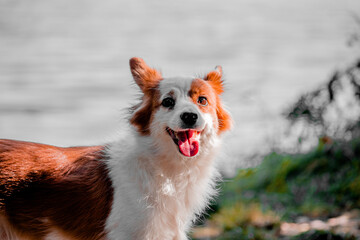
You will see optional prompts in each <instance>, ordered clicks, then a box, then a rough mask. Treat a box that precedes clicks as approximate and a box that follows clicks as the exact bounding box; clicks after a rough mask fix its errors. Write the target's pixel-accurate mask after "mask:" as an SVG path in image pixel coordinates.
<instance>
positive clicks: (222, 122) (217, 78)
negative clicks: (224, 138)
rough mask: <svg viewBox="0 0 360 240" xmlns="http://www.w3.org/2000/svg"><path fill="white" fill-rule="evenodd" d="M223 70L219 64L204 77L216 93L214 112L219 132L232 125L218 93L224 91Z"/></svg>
mask: <svg viewBox="0 0 360 240" xmlns="http://www.w3.org/2000/svg"><path fill="white" fill-rule="evenodd" d="M222 75H223V71H222V67H221V66H216V67H215V70H214V71H211V72H209V73H208V74H206V76H205V77H204V80H205V81H207V82H208V83H209V84H210V85H211V87H212V88H213V89H214V91H215V92H216V94H217V97H216V98H217V107H216V114H217V117H218V123H219V125H218V130H219V133H222V132H224V131H227V130H229V129H230V128H231V126H232V120H231V116H230V114H229V113H228V112H227V111H226V110H225V109H224V107H223V105H222V103H221V99H220V97H219V96H220V95H221V94H222V93H223V92H224V83H223V79H222Z"/></svg>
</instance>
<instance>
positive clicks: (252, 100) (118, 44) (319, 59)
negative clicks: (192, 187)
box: [0, 0, 360, 239]
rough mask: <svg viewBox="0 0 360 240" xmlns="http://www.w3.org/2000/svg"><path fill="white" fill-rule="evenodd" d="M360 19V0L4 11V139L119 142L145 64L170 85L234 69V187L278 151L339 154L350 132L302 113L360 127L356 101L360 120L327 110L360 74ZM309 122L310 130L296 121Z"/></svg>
mask: <svg viewBox="0 0 360 240" xmlns="http://www.w3.org/2000/svg"><path fill="white" fill-rule="evenodd" d="M359 16H360V1H358V0H343V1H337V0H317V1H313V0H302V1H287V0H275V1H266V0H241V1H239V0H228V1H223V2H219V1H204V0H198V1H190V0H184V1H165V0H156V1H146V0H136V1H115V0H107V1H95V0H86V1H85V0H78V1H71V0H61V1H59V0H32V1H26V0H0V138H11V139H19V140H28V141H34V142H42V143H47V144H53V145H59V146H69V145H89V144H100V143H106V142H108V141H111V140H113V139H114V138H115V137H116V136H117V135H118V134H121V132H122V130H121V129H122V128H123V127H124V124H126V121H125V120H124V119H125V118H126V116H127V115H126V113H127V111H126V108H127V107H129V106H130V105H131V104H133V103H134V102H136V99H137V97H138V93H139V91H138V89H137V87H136V86H135V85H134V84H133V81H132V78H131V74H130V71H129V66H128V60H129V59H130V58H131V57H133V56H138V57H142V58H143V59H144V60H145V61H146V62H147V63H148V64H149V65H150V66H152V67H155V68H157V69H159V70H161V71H162V73H163V75H164V76H165V77H166V76H175V75H197V74H203V73H206V72H208V71H210V70H212V69H213V68H214V67H215V66H216V65H221V66H222V67H223V70H224V72H225V82H226V92H225V94H224V96H223V99H224V101H225V103H226V105H227V106H228V108H229V109H230V111H231V113H232V115H233V118H234V122H235V127H234V129H233V131H232V132H231V133H228V134H227V136H226V137H225V143H224V148H225V151H223V154H222V156H221V160H222V161H224V164H222V165H223V166H224V168H223V169H222V172H223V173H224V175H225V176H228V177H231V176H234V175H236V174H238V170H237V169H238V168H240V167H241V168H248V167H254V166H256V165H258V164H260V163H261V162H262V161H263V159H264V156H265V155H267V154H268V153H270V152H272V151H276V152H278V153H283V152H292V153H294V152H296V151H297V153H298V154H299V153H300V152H301V153H304V152H307V153H308V152H309V151H310V152H311V151H312V149H313V148H316V146H317V145H318V143H319V137H323V138H321V139H322V140H321V141H322V142H321V141H320V142H321V143H322V144H323V145H324V144H325V145H326V144H328V143H329V142H331V143H332V142H333V139H334V138H335V137H336V138H338V137H339V136H340V135H341V134H340V135H339V134H337V133H338V131H341V127H343V130H344V129H345V128H346V127H348V125H346V124H344V122H343V120H344V119H342V120H341V121H342V122H341V124H340V125H341V126H340V127H339V126H338V125H339V124H338V125H336V126H335V127H334V126H333V125H331V124H330V123H328V122H325V123H324V121H323V122H321V121H320V123H321V124H322V125H321V124H319V121H318V119H315V121H313V120H314V118H313V117H314V116H313V115H311V114H309V112H311V111H310V110H309V109H305V110H304V109H303V110H304V111H302V112H299V109H300V110H301V106H302V107H304V106H305V108H306V107H309V106H315V109H312V111H315V110H316V111H317V114H318V115H316V116H317V117H319V118H322V120H324V119H329V117H328V115H329V114H328V112H331V111H332V116H335V118H336V117H338V116H343V115H345V116H346V120H349V119H350V120H351V121H352V122H351V123H353V121H355V120H358V119H359V118H358V113H359V111H358V109H357V106H358V102H356V101H355V100H354V101H353V102H352V104H353V105H351V106H352V108H351V109H350V110H349V109H348V108H347V106H349V105H346V104H345V105H344V104H343V103H344V101H345V100H341V99H340V100H339V101H340V103H339V104H338V103H337V105H336V107H335V108H336V109H338V108H340V110H341V111H342V112H341V114H339V112H336V111H335V110H331V111H327V114H328V115H326V114H325V115H322V114H323V112H321V109H322V110H324V109H323V108H321V109H319V108H316V107H319V104H320V105H321V104H322V106H323V105H324V104H325V103H326V102H329V101H327V100H321V99H320V98H318V96H319V95H321V94H320V93H324V94H322V95H324V96H325V95H326V96H325V99H327V98H329V96H330V95H331V94H330V93H329V92H326V89H330V88H331V87H329V86H330V85H327V84H328V83H329V81H331V80H332V79H334V76H335V75H336V73H337V75H336V77H337V78H339V79H345V80H344V81H346V79H348V80H349V79H350V80H351V77H348V76H347V75H346V74H347V73H346V71H347V70H349V68H351V69H352V67H355V70H356V61H357V59H358V58H359V56H360V44H359V32H360V21H359ZM351 69H350V70H351ZM355 70H354V71H355ZM351 71H352V70H351ZM351 76H352V75H351ZM350 82H351V81H350ZM350 85H351V84H350ZM337 86H339V87H338V88H336V89H341V90H344V89H345V90H346V89H347V88H346V86H349V85H348V84H347V83H342V82H341V83H339V84H337ZM344 86H345V87H344ZM351 86H356V84H353V85H351ZM324 91H325V92H324ZM352 93H353V92H351V91H350V92H346V91H342V95H344V96H345V97H346V96H352V95H351V94H352ZM306 94H308V95H306ZM329 94H330V95H329ZM356 94H358V92H355V93H354V94H353V95H354V96H358V95H356ZM319 99H320V100H319ZM346 101H347V100H346ZM346 101H345V102H346ZM349 101H352V100H349ZM319 102H320V103H319ZM296 104H297V105H296ZM299 106H300V108H299ZM339 106H340V107H339ZM342 106H345V107H342ZM296 107H297V108H296ZM124 109H125V110H124ZM332 109H333V108H332ZM296 110H298V112H296ZM319 111H320V113H319ZM303 113H305V114H307V117H308V118H307V120H305V121H304V120H301V121H297V119H298V118H297V117H298V116H299V115H301V114H303ZM311 113H313V112H311ZM309 116H310V117H309ZM286 117H287V118H286ZM302 119H304V118H302ZM305 119H306V118H305ZM309 119H310V120H309ZM335 120H338V119H335ZM311 121H313V122H315V123H316V124H315V125H314V124H312V123H313V122H311ZM294 126H295V127H294ZM299 126H300V127H299ZM311 126H313V127H311ZM299 128H300V130H299ZM304 129H305V130H306V131H305V132H306V133H305V135H306V136H305V137H304V136H303V135H304ZM309 129H312V130H309ZM339 129H340V130H339ZM346 129H347V128H346ZM309 132H311V133H309ZM335 133H336V134H337V135H336V134H335ZM341 133H343V135H341V137H342V140H347V141H349V140H352V139H353V138H354V137H353V135H351V134H350V135H349V134H347V133H348V132H347V130H346V131H345V130H344V131H342V132H341ZM320 135H321V136H320ZM330 135H331V136H330ZM324 136H325V137H328V138H324ZM305 140H306V141H305ZM300 145H301V146H300ZM265 159H266V158H265ZM279 162H282V160H279ZM281 169H282V168H281ZM354 174H355V175H356V174H357V172H356V173H354ZM237 176H239V175H237ZM247 176H248V175H247ZM276 176H278V175H276ZM359 184H360V179H359ZM355 185H356V186H357V183H356V184H355ZM233 190H234V189H232V190H231V191H233ZM299 191H300V190H299ZM233 192H234V191H233ZM250 192H251V191H250ZM251 194H254V193H251ZM251 194H250V195H248V196H251ZM291 194H293V192H291ZM237 196H239V195H237ZM356 196H357V195H356ZM236 199H237V198H236ZM234 201H235V200H234ZM236 201H239V200H238V199H237V200H236ZM236 201H235V202H236ZM351 201H353V199H352V200H351ZM260 202H261V201H260ZM231 204H232V205H234V204H233V203H231ZM334 204H335V203H334ZM219 206H222V205H219ZM269 206H270V207H271V208H272V209H273V206H272V205H269ZM256 209H257V208H256ZM231 211H232V212H234V211H235V210H234V211H233V210H231ZM256 211H257V210H256ZM256 211H255V212H256ZM339 211H340V210H339ZM235 212H236V211H235ZM279 212H281V211H280V210H279V211H278V213H279ZM329 214H330V213H329ZM329 214H328V215H329ZM331 214H333V215H336V214H337V215H340V212H337V213H333V212H332V213H331ZM285 215H286V214H285ZM298 215H301V214H300V213H299V214H298ZM261 216H262V215H261ZM279 216H280V217H279ZM283 216H284V214H282V215H281V214H280V215H279V214H278V217H279V219H282V217H283ZM296 216H297V215H296ZM294 219H295V220H296V218H293V219H290V220H293V221H295V220H294ZM288 220H289V219H288ZM290 220H289V221H290ZM309 221H310V220H309ZM279 222H280V220H278V221H276V224H280V223H279ZM276 224H275V225H276ZM235 226H236V227H239V226H242V225H241V224H240V223H239V224H237V225H236V224H235ZM236 227H235V228H236ZM218 228H221V227H219V226H218ZM218 228H215V229H218ZM221 229H222V230H221V231H220V232H224V229H226V228H224V227H223V228H221ZM230 229H232V228H230ZM242 229H247V228H244V227H242ZM244 231H245V230H244ZM244 231H243V232H242V233H241V234H243V233H244ZM274 231H275V230H274ZM225 232H226V231H225ZM245 232H246V231H245ZM216 233H217V232H216ZM246 234H247V233H246ZM210 235H211V234H210ZM215 235H216V234H215ZM201 236H202V238H208V237H209V236H208V235H206V234H205V235H201ZM201 236H200V237H199V238H201ZM216 236H217V235H216ZM244 236H245V235H244ZM244 236H243V239H245V237H244ZM246 236H247V237H249V236H250V237H249V239H255V237H256V234H253V235H251V234H250V235H249V234H248V235H246ZM251 236H253V238H251ZM277 238H279V237H278V236H277ZM227 239H236V238H232V237H230V238H227ZM239 239H240V238H239ZM265 239H267V238H265ZM268 239H270V238H268ZM275 239H276V238H275Z"/></svg>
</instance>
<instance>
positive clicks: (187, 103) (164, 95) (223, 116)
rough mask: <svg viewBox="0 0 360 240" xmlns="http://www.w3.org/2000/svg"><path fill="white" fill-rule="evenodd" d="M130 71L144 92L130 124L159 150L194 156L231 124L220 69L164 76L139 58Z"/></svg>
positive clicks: (134, 59) (131, 63) (135, 60)
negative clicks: (195, 74)
mask: <svg viewBox="0 0 360 240" xmlns="http://www.w3.org/2000/svg"><path fill="white" fill-rule="evenodd" d="M130 68H131V73H132V75H133V77H134V80H135V82H136V83H137V85H138V86H139V87H140V89H141V91H142V92H143V98H142V102H141V103H140V104H139V105H137V106H136V107H134V109H133V110H134V112H133V114H132V116H131V119H130V123H131V124H133V125H134V126H135V127H136V129H137V131H138V132H139V133H140V134H141V135H143V136H151V137H152V138H153V140H154V142H155V143H156V145H157V148H158V149H161V151H167V152H173V150H175V149H176V152H179V153H180V154H181V156H185V157H194V156H196V155H197V154H198V153H199V152H201V151H202V150H204V149H202V148H206V147H205V146H208V145H209V142H211V141H212V140H213V139H214V138H216V137H217V136H218V135H220V134H221V133H222V132H224V131H226V130H228V129H229V128H230V126H231V118H230V115H229V114H228V112H227V111H226V110H225V109H224V108H223V106H222V103H221V100H220V95H221V93H222V92H223V82H222V69H221V67H220V66H218V67H216V68H215V70H214V71H212V72H209V73H208V74H206V75H205V77H204V78H193V77H187V78H184V77H175V78H163V77H162V76H161V74H160V73H159V72H158V71H157V70H155V69H153V68H150V67H149V66H148V65H147V64H146V63H145V62H144V60H142V59H141V58H132V59H130Z"/></svg>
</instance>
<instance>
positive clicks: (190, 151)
mask: <svg viewBox="0 0 360 240" xmlns="http://www.w3.org/2000/svg"><path fill="white" fill-rule="evenodd" d="M166 131H167V132H168V133H169V135H170V136H171V138H172V139H173V141H174V143H175V144H176V145H177V146H178V148H179V151H180V153H181V154H183V155H184V156H186V157H193V156H195V155H196V154H197V153H198V152H199V138H200V132H199V131H196V130H193V129H187V130H184V131H178V132H175V131H173V130H172V129H170V128H166Z"/></svg>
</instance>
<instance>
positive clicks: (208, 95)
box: [0, 58, 231, 240]
mask: <svg viewBox="0 0 360 240" xmlns="http://www.w3.org/2000/svg"><path fill="white" fill-rule="evenodd" d="M130 67H131V73H132V75H133V77H134V80H135V82H136V83H137V85H138V86H139V87H140V89H141V91H142V92H143V97H142V101H141V103H140V104H138V105H136V106H134V107H132V108H131V110H132V113H131V117H130V121H129V122H130V127H129V130H128V132H127V133H126V134H124V135H123V136H122V138H121V139H120V140H118V141H116V142H112V143H110V144H108V145H105V146H92V147H69V148H60V147H55V146H49V145H43V144H38V143H30V142H22V141H14V140H0V239H2V240H4V239H26V240H35V239H36V240H42V239H51V240H55V239H72V240H75V239H77V240H78V239H79V240H98V239H99V240H100V239H101V240H105V239H108V240H128V239H141V240H143V239H146V240H168V239H169V240H170V239H173V240H175V239H176V240H184V239H187V235H186V233H187V231H188V230H189V228H190V227H191V223H192V221H193V220H194V219H195V218H196V216H198V215H199V214H200V213H201V212H202V211H203V209H204V208H205V207H206V205H207V203H208V201H209V199H210V198H211V197H212V196H213V195H214V194H215V193H216V190H215V180H216V178H217V177H218V175H219V174H218V172H217V170H216V168H215V164H214V159H213V158H214V154H215V153H216V151H217V148H218V146H219V143H220V135H221V134H222V133H223V132H224V131H226V130H228V129H229V128H230V126H231V118H230V116H229V114H228V112H227V111H226V110H225V109H224V108H223V105H222V103H221V100H220V95H221V93H222V92H223V82H222V70H221V67H216V69H215V70H214V71H212V72H210V73H208V74H206V75H205V76H204V78H195V77H174V78H163V77H162V76H161V74H160V73H159V72H158V71H156V70H155V69H153V68H150V67H149V66H148V65H146V63H145V62H144V61H143V60H142V59H140V58H132V59H130Z"/></svg>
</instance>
